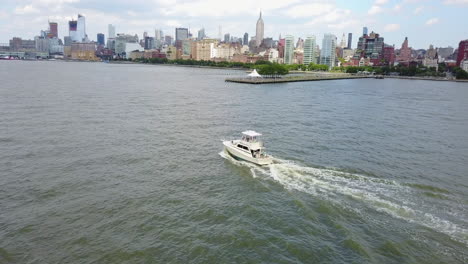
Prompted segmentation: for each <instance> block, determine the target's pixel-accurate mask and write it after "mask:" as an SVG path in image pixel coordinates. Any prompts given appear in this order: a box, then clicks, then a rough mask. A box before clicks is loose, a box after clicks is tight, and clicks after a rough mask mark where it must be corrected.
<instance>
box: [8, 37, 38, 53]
mask: <svg viewBox="0 0 468 264" xmlns="http://www.w3.org/2000/svg"><path fill="white" fill-rule="evenodd" d="M35 50H36V41H34V40H26V39H22V38H17V37H14V38H13V39H11V40H10V51H35Z"/></svg>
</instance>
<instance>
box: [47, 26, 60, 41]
mask: <svg viewBox="0 0 468 264" xmlns="http://www.w3.org/2000/svg"><path fill="white" fill-rule="evenodd" d="M48 37H49V38H58V24H57V23H56V22H49V36H48Z"/></svg>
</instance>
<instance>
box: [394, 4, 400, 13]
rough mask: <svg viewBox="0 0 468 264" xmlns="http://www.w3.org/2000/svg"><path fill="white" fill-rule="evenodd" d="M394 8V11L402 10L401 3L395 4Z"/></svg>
mask: <svg viewBox="0 0 468 264" xmlns="http://www.w3.org/2000/svg"><path fill="white" fill-rule="evenodd" d="M393 10H394V11H397V12H398V11H400V10H401V5H400V4H397V5H395V6H394V7H393Z"/></svg>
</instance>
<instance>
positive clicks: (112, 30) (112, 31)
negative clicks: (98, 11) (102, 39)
mask: <svg viewBox="0 0 468 264" xmlns="http://www.w3.org/2000/svg"><path fill="white" fill-rule="evenodd" d="M107 28H108V31H109V32H107V33H108V34H107V37H108V38H115V26H113V25H112V24H109V25H108V26H107Z"/></svg>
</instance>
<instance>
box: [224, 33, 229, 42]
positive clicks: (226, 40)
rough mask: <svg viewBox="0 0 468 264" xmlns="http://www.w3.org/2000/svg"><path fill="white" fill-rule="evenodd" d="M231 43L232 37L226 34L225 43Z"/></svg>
mask: <svg viewBox="0 0 468 264" xmlns="http://www.w3.org/2000/svg"><path fill="white" fill-rule="evenodd" d="M230 41H231V35H230V34H229V33H226V34H224V42H226V43H229V42H230Z"/></svg>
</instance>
